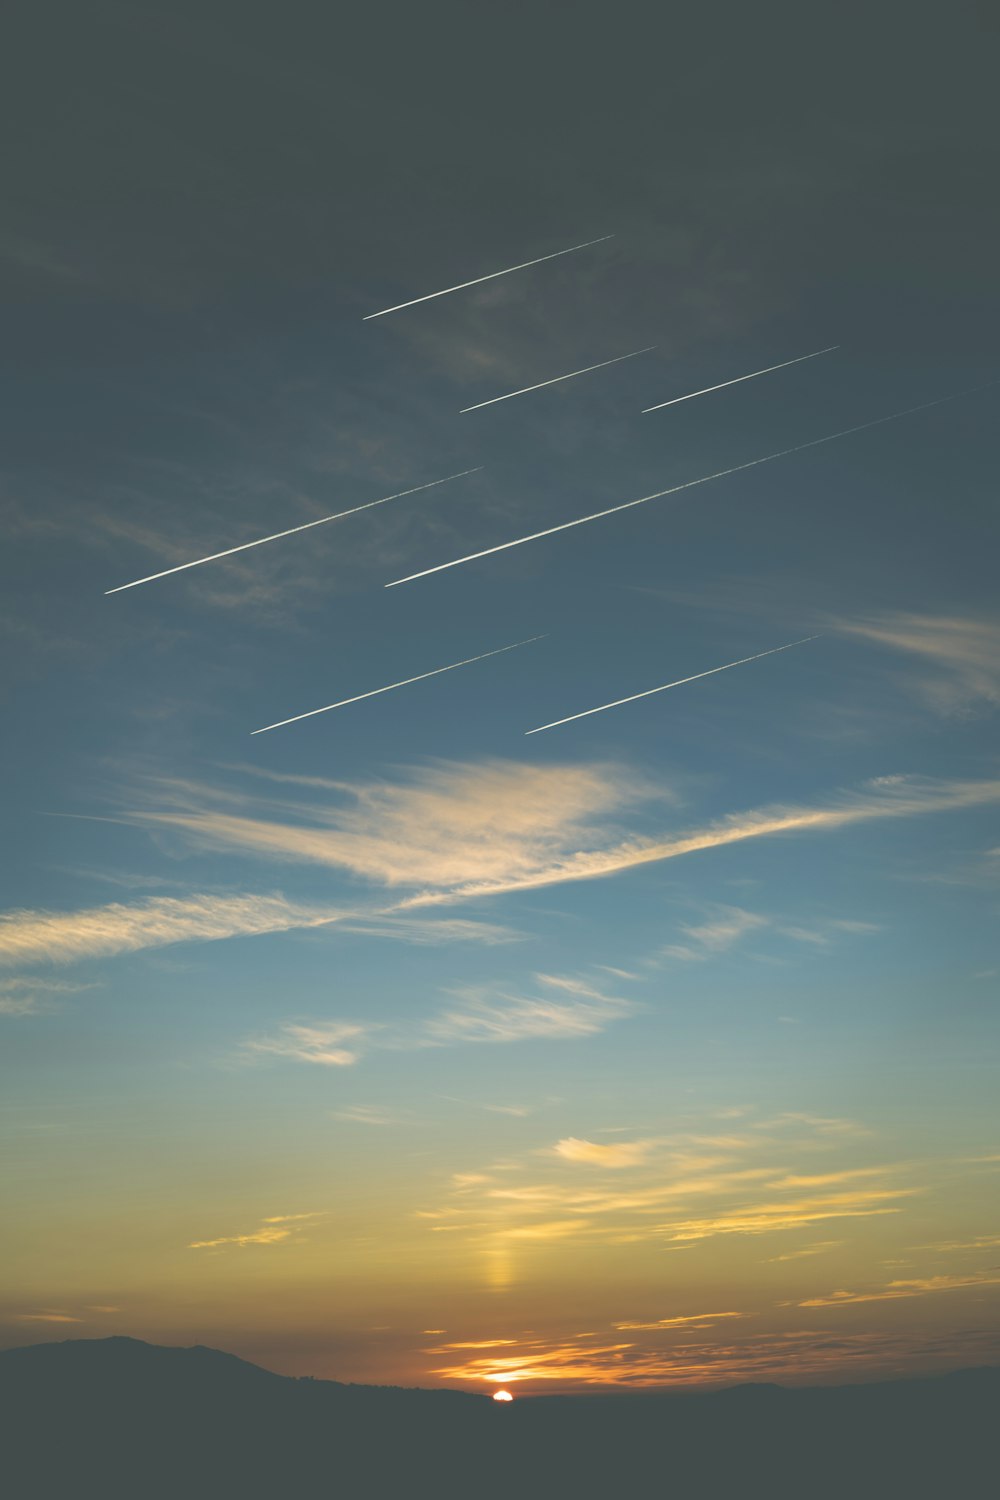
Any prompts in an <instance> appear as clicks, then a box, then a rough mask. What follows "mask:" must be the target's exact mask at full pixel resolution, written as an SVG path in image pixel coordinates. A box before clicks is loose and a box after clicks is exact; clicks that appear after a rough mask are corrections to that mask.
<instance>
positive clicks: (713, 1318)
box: [614, 1312, 746, 1333]
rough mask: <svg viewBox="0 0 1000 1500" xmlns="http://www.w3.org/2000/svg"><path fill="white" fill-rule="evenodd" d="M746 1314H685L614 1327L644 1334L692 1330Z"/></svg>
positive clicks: (622, 1330)
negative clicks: (666, 1329) (641, 1331)
mask: <svg viewBox="0 0 1000 1500" xmlns="http://www.w3.org/2000/svg"><path fill="white" fill-rule="evenodd" d="M745 1317H746V1313H741V1312H709V1313H687V1314H685V1316H684V1317H679V1318H657V1319H656V1320H655V1321H654V1322H652V1323H616V1324H615V1325H614V1326H615V1328H617V1329H618V1330H619V1332H623V1333H624V1332H628V1330H630V1329H631V1330H633V1331H636V1330H639V1329H641V1330H643V1331H646V1332H652V1331H657V1330H659V1329H661V1328H685V1327H687V1326H688V1325H691V1326H692V1327H693V1328H696V1329H701V1328H711V1327H712V1326H713V1325H714V1324H715V1323H718V1322H719V1321H720V1319H722V1318H745Z"/></svg>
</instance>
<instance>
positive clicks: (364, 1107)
mask: <svg viewBox="0 0 1000 1500" xmlns="http://www.w3.org/2000/svg"><path fill="white" fill-rule="evenodd" d="M331 1114H332V1115H333V1118H334V1119H335V1120H343V1121H345V1123H346V1124H348V1125H398V1124H399V1116H398V1115H394V1114H393V1113H392V1112H391V1111H390V1110H388V1109H383V1108H382V1107H381V1105H378V1104H347V1105H345V1106H344V1108H343V1109H334V1110H331Z"/></svg>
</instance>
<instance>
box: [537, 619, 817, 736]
mask: <svg viewBox="0 0 1000 1500" xmlns="http://www.w3.org/2000/svg"><path fill="white" fill-rule="evenodd" d="M818 640H819V636H818V635H805V636H803V637H802V639H801V640H800V641H789V642H788V644H787V645H786V646H772V647H771V649H770V651H758V652H757V655H756V656H742V657H740V659H739V661H727V662H726V663H725V665H724V666H721V667H710V668H709V669H708V671H707V672H695V674H694V676H693V677H678V679H677V681H676V682H665V683H664V684H663V686H662V687H655V688H647V689H646V691H645V692H644V693H633V694H632V695H631V697H629V698H616V699H615V701H614V702H613V703H602V704H601V705H600V707H598V708H585V709H584V710H583V713H581V714H569V715H567V717H566V718H565V719H553V720H552V723H551V724H539V726H538V728H537V729H526V730H525V731H524V732H525V734H541V732H542V730H543V729H555V728H557V726H558V725H560V724H572V722H573V720H574V719H586V718H589V717H590V715H591V714H603V713H604V712H605V710H606V709H609V708H621V706H622V704H623V703H634V702H635V701H636V699H637V698H649V697H651V696H652V694H653V693H665V692H667V691H668V690H669V689H670V688H675V687H683V686H684V684H685V683H686V682H697V681H698V679H699V678H700V677H714V676H715V674H716V672H728V671H729V668H730V667H743V666H746V664H747V662H748V661H760V659H761V657H762V656H775V655H777V653H778V652H779V651H791V649H792V647H793V646H804V645H805V644H806V642H807V641H818Z"/></svg>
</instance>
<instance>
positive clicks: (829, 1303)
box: [797, 1275, 1000, 1307]
mask: <svg viewBox="0 0 1000 1500" xmlns="http://www.w3.org/2000/svg"><path fill="white" fill-rule="evenodd" d="M970 1286H1000V1276H990V1275H982V1276H922V1277H918V1278H916V1279H914V1280H912V1281H890V1282H888V1283H887V1285H885V1286H883V1287H876V1288H874V1289H873V1290H872V1291H868V1292H843V1291H839V1292H831V1293H830V1295H829V1296H828V1297H810V1298H808V1299H807V1300H806V1301H805V1302H799V1303H798V1304H797V1306H798V1307H846V1306H848V1305H850V1304H853V1303H857V1302H895V1301H897V1300H898V1299H900V1298H906V1297H928V1296H930V1295H931V1294H932V1293H934V1292H954V1291H960V1290H962V1289H963V1288H965V1287H970Z"/></svg>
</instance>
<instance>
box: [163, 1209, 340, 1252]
mask: <svg viewBox="0 0 1000 1500" xmlns="http://www.w3.org/2000/svg"><path fill="white" fill-rule="evenodd" d="M323 1217H324V1215H323V1214H321V1213H305V1214H272V1215H271V1216H270V1217H269V1218H266V1219H262V1220H261V1223H260V1227H259V1228H258V1229H253V1230H250V1231H249V1232H248V1233H246V1234H226V1235H221V1236H220V1237H219V1238H218V1239H214V1240H193V1241H192V1242H191V1244H189V1245H188V1249H189V1250H218V1249H221V1248H222V1247H223V1246H225V1245H236V1246H238V1247H239V1248H241V1249H242V1248H244V1247H245V1246H247V1245H280V1244H283V1243H284V1242H285V1241H286V1240H291V1239H294V1238H296V1237H297V1233H298V1228H299V1226H300V1225H301V1224H308V1223H311V1222H313V1221H314V1220H316V1219H321V1218H323Z"/></svg>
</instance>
